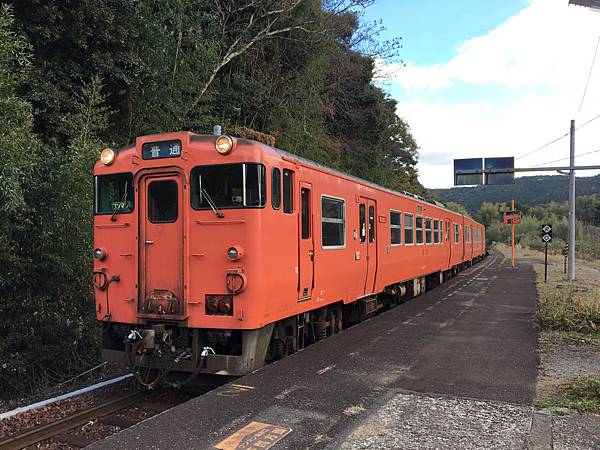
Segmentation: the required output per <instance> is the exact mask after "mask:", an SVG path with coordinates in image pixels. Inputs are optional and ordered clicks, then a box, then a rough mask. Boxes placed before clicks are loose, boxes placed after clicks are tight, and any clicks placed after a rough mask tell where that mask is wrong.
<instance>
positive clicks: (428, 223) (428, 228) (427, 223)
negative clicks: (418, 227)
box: [425, 219, 433, 244]
mask: <svg viewBox="0 0 600 450" xmlns="http://www.w3.org/2000/svg"><path fill="white" fill-rule="evenodd" d="M432 242H433V239H432V236H431V219H425V243H427V244H431V243H432Z"/></svg>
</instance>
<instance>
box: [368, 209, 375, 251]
mask: <svg viewBox="0 0 600 450" xmlns="http://www.w3.org/2000/svg"><path fill="white" fill-rule="evenodd" d="M369 242H370V243H371V244H372V243H373V242H375V207H374V206H369Z"/></svg>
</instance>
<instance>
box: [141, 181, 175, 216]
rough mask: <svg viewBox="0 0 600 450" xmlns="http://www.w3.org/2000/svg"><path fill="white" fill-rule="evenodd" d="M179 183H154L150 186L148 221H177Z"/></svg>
mask: <svg viewBox="0 0 600 450" xmlns="http://www.w3.org/2000/svg"><path fill="white" fill-rule="evenodd" d="M177 197H178V195H177V182H176V181H175V180H161V181H153V182H152V183H150V185H149V186H148V219H149V220H150V222H152V223H171V222H175V221H176V220H177V216H178V211H177V209H178V205H177V204H178V201H177Z"/></svg>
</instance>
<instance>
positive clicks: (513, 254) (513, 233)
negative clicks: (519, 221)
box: [510, 199, 515, 269]
mask: <svg viewBox="0 0 600 450" xmlns="http://www.w3.org/2000/svg"><path fill="white" fill-rule="evenodd" d="M514 210H515V200H514V199H513V201H512V203H511V211H514ZM510 227H511V234H512V239H511V248H512V258H511V260H512V268H513V269H514V268H515V220H514V219H513V220H512V221H511V226H510Z"/></svg>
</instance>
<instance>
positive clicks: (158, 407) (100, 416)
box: [0, 389, 206, 450]
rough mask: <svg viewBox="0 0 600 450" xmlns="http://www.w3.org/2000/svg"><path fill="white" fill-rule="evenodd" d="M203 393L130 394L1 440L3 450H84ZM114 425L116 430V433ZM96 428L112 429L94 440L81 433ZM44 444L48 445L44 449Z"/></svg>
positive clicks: (143, 392)
mask: <svg viewBox="0 0 600 450" xmlns="http://www.w3.org/2000/svg"><path fill="white" fill-rule="evenodd" d="M204 392H206V390H203V391H202V392H200V393H198V392H195V393H192V392H188V391H172V390H167V389H161V390H156V391H141V392H135V393H130V394H127V395H123V396H121V397H118V398H116V399H113V400H110V401H107V402H104V403H101V404H99V405H97V406H94V407H90V408H87V409H84V410H82V411H79V412H76V413H74V414H71V415H69V416H66V417H63V418H60V419H57V420H55V421H52V422H50V423H48V424H45V425H41V426H38V427H36V428H30V429H28V430H25V431H23V432H20V433H17V434H15V435H12V436H10V437H8V438H4V439H2V440H0V450H9V449H10V450H12V449H22V448H27V447H30V446H33V445H36V444H37V446H38V447H39V446H42V448H46V447H47V448H81V447H85V446H86V445H89V444H91V443H92V442H94V441H97V440H100V439H103V438H104V437H106V435H110V434H113V433H114V432H117V431H119V430H121V429H123V428H127V427H129V426H131V425H133V424H135V423H137V422H140V421H141V420H144V419H145V418H147V417H149V416H152V415H155V414H158V413H159V412H162V411H164V410H166V409H169V408H171V407H173V406H175V405H177V404H180V403H183V402H184V401H186V400H189V399H190V398H192V397H194V396H195V395H198V394H201V393H204ZM140 412H143V414H140ZM115 425H116V430H115V429H114V427H115ZM94 426H98V427H100V428H102V427H104V428H106V427H107V426H108V428H111V427H113V429H112V430H110V431H108V432H107V433H104V434H103V433H102V432H101V433H99V434H98V433H97V434H94V433H92V436H91V437H90V435H89V433H87V434H86V433H81V431H82V430H86V431H88V430H89V428H90V427H94ZM105 431H106V430H105ZM44 443H46V444H48V445H47V446H44Z"/></svg>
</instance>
